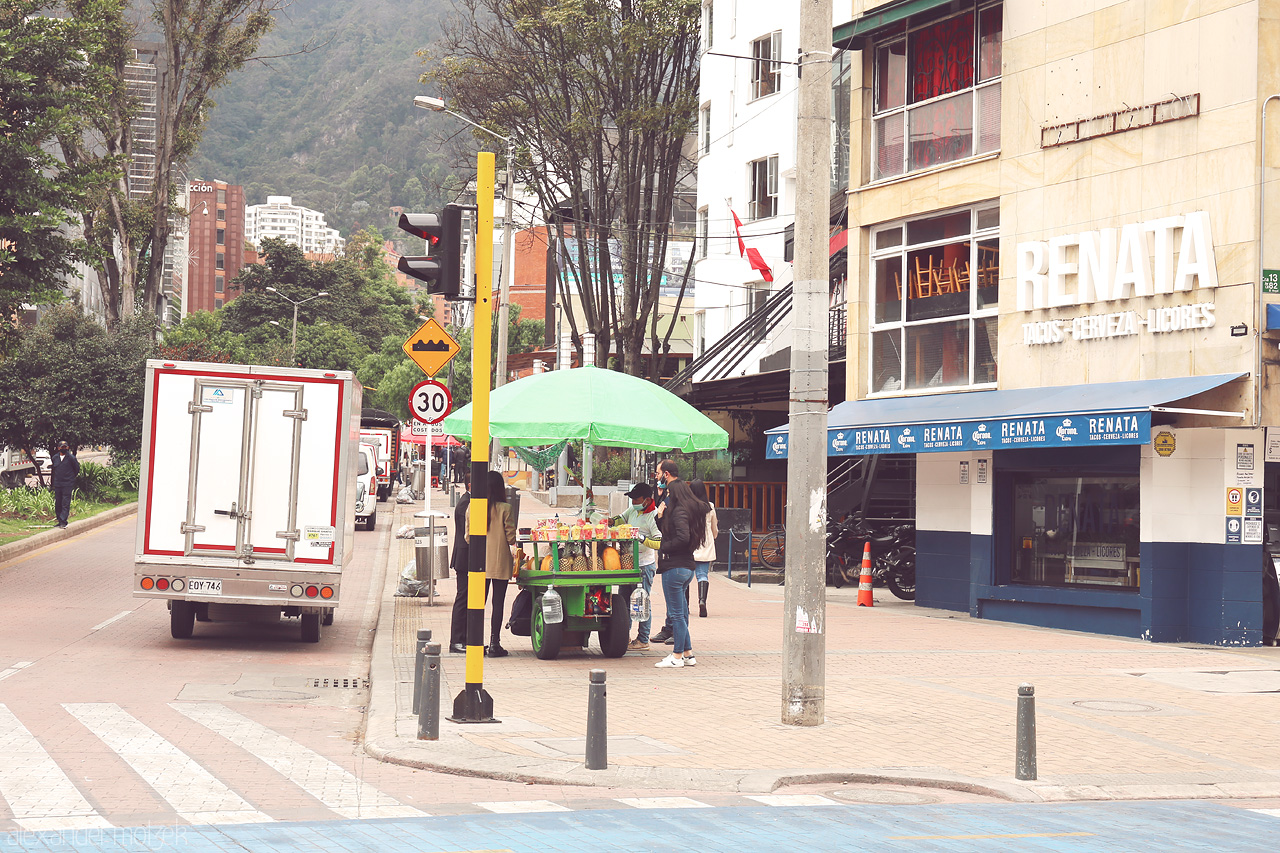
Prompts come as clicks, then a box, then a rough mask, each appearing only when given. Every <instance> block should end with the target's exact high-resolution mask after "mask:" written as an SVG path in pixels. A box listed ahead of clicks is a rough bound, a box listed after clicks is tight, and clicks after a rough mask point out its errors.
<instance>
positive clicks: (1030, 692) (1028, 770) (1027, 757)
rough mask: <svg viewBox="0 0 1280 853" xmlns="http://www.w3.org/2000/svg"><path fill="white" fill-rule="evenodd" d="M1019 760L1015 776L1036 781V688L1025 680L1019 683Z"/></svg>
mask: <svg viewBox="0 0 1280 853" xmlns="http://www.w3.org/2000/svg"><path fill="white" fill-rule="evenodd" d="M1017 738H1018V760H1017V767H1016V768H1015V769H1014V774H1013V775H1014V778H1017V779H1021V780H1023V781H1035V778H1036V689H1035V688H1034V687H1032V686H1031V685H1030V684H1027V683H1026V682H1023V683H1022V684H1019V685H1018V735H1017Z"/></svg>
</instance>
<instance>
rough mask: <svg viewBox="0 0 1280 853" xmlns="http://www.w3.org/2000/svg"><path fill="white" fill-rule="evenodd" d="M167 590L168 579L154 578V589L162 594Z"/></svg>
mask: <svg viewBox="0 0 1280 853" xmlns="http://www.w3.org/2000/svg"><path fill="white" fill-rule="evenodd" d="M168 588H169V579H168V578H156V589H158V590H160V591H161V592H163V591H164V590H166V589H168Z"/></svg>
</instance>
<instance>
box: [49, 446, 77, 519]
mask: <svg viewBox="0 0 1280 853" xmlns="http://www.w3.org/2000/svg"><path fill="white" fill-rule="evenodd" d="M51 470H52V472H53V475H52V476H51V477H50V478H49V480H50V484H51V485H52V486H53V505H54V509H55V511H56V513H57V516H58V526H59V527H66V526H67V521H68V519H69V518H70V516H71V492H72V491H73V490H74V489H75V487H76V477H77V476H78V475H79V474H80V461H79V460H78V459H76V455H75V454H74V453H72V452H71V448H70V447H69V446H68V445H67V443H66V442H65V441H63V442H59V444H58V452H57V453H55V454H53V459H52V468H51Z"/></svg>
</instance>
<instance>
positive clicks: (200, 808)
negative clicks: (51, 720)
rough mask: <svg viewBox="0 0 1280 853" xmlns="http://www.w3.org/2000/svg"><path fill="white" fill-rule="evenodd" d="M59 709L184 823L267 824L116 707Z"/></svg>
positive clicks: (89, 704)
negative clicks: (104, 747)
mask: <svg viewBox="0 0 1280 853" xmlns="http://www.w3.org/2000/svg"><path fill="white" fill-rule="evenodd" d="M62 707H64V708H66V709H67V711H68V712H69V713H70V714H71V715H72V716H73V717H75V718H76V719H77V720H79V721H80V722H81V723H82V724H83V725H84V727H85V728H87V729H88V730H89V731H91V732H93V733H94V735H96V736H97V737H98V739H99V740H101V741H102V742H103V743H105V744H106V745H107V746H108V747H110V748H111V750H112V751H113V752H115V753H116V754H117V755H119V756H120V757H121V758H123V759H124V760H125V762H126V763H128V765H129V766H130V767H132V768H133V769H134V771H135V772H136V773H137V774H138V775H139V776H141V777H142V779H143V781H145V782H146V783H147V784H148V785H150V786H151V787H152V788H153V789H155V792H156V793H157V794H159V795H160V797H161V798H163V799H164V800H165V801H166V802H168V803H169V805H170V806H172V807H173V810H174V811H175V812H177V813H178V815H179V816H180V817H182V819H183V820H185V821H187V822H188V823H191V824H210V823H219V824H227V823H265V822H267V821H270V820H271V818H270V817H268V816H267V815H265V814H263V813H262V812H260V811H258V810H257V809H255V808H254V807H253V806H251V805H250V804H249V803H247V802H246V801H245V800H243V799H241V798H240V796H239V795H237V794H236V793H235V792H234V791H232V790H231V789H230V788H228V787H227V786H226V785H224V784H223V783H222V782H220V781H218V780H217V779H215V778H214V777H213V774H211V773H210V772H209V771H208V770H205V769H204V768H203V767H201V766H200V765H199V764H197V763H196V762H195V760H194V759H192V758H191V757H190V756H188V755H187V754H186V753H185V752H183V751H182V750H180V749H178V748H177V747H176V746H174V745H173V744H171V743H169V741H167V740H165V739H164V738H163V737H161V736H160V735H159V734H157V733H156V732H154V731H152V730H151V729H149V728H147V727H146V726H144V725H143V724H142V723H140V722H138V720H137V719H136V718H134V717H133V716H132V715H130V714H129V713H128V712H127V711H125V710H124V709H123V708H121V707H120V706H119V705H116V704H114V703H111V702H73V703H64V704H63V706H62Z"/></svg>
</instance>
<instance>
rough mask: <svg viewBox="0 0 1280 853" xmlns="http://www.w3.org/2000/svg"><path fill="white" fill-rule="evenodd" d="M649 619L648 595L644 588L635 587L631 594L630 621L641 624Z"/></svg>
mask: <svg viewBox="0 0 1280 853" xmlns="http://www.w3.org/2000/svg"><path fill="white" fill-rule="evenodd" d="M648 618H649V594H648V593H647V592H645V591H644V587H640V586H638V587H636V588H635V591H634V592H632V593H631V621H632V622H643V621H644V620H646V619H648Z"/></svg>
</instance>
